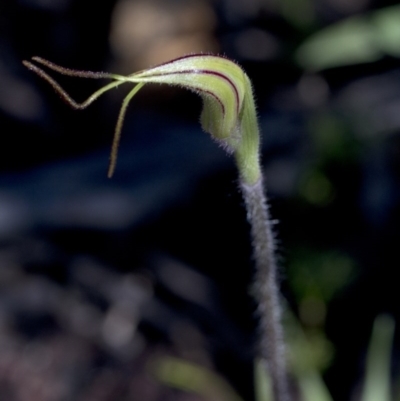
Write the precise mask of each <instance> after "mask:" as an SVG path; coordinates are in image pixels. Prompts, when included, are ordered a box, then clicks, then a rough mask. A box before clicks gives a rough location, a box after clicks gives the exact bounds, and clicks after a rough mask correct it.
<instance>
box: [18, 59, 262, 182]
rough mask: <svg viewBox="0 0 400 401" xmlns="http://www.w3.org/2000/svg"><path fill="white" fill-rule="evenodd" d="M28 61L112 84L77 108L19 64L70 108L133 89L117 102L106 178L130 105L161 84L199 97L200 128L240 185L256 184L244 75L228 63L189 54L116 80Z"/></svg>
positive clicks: (252, 121)
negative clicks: (229, 159)
mask: <svg viewBox="0 0 400 401" xmlns="http://www.w3.org/2000/svg"><path fill="white" fill-rule="evenodd" d="M32 60H33V61H35V62H36V63H38V64H41V65H43V66H45V67H47V68H49V69H51V70H53V71H56V72H58V73H60V74H63V75H69V76H75V77H81V78H94V79H100V78H107V79H112V82H111V83H109V84H107V85H105V86H104V87H102V88H101V89H99V90H98V91H96V92H95V93H93V94H92V95H91V96H89V98H88V99H86V100H85V101H84V102H82V103H77V102H76V101H74V100H73V99H72V98H71V97H70V96H69V95H68V94H67V92H65V90H64V89H62V88H61V86H60V85H59V84H58V83H57V82H56V81H55V80H54V79H53V78H51V77H50V76H49V75H48V74H47V73H46V72H45V71H43V70H42V69H41V68H40V67H38V66H37V65H35V64H33V63H32V62H30V61H24V62H23V63H24V65H25V66H26V67H28V68H29V69H30V70H32V71H34V72H35V73H37V74H38V75H39V76H40V77H42V78H43V79H44V80H46V81H47V82H48V83H49V84H51V85H52V87H53V88H54V89H55V90H56V91H57V92H58V93H59V94H60V96H61V97H62V98H63V99H64V100H65V101H66V102H67V103H69V104H70V106H72V107H73V108H75V109H84V108H86V107H87V106H89V105H90V104H91V103H92V102H94V101H95V100H96V99H97V98H98V97H100V96H101V95H102V94H103V93H105V92H106V91H108V90H110V89H112V88H115V87H117V86H119V85H121V84H122V83H125V82H131V83H133V84H136V86H135V87H134V88H133V89H132V90H131V91H130V92H129V94H128V95H127V96H126V97H125V99H124V100H123V103H122V107H121V110H120V114H119V117H118V122H117V125H116V129H115V134H114V140H113V145H112V151H111V156H110V165H109V170H108V176H109V177H111V176H112V174H113V172H114V170H115V165H116V159H117V152H118V146H119V140H120V135H121V129H122V125H123V121H124V117H125V113H126V109H127V106H128V104H129V102H130V100H131V99H132V98H133V96H134V95H135V94H136V93H137V92H138V91H139V89H140V88H141V87H142V86H143V85H144V84H146V83H165V84H169V85H176V86H180V87H183V88H187V89H190V90H192V91H194V92H196V93H198V94H199V95H200V96H201V97H202V99H203V109H202V113H201V125H202V128H203V129H204V130H205V131H206V132H208V133H209V134H210V135H211V136H212V137H213V138H214V139H215V140H216V141H218V142H219V143H220V144H221V145H222V146H223V147H224V148H225V149H226V150H227V151H228V152H229V153H234V154H235V158H236V161H237V164H238V167H239V171H240V174H241V176H242V179H243V180H244V181H245V182H247V183H248V184H254V183H255V182H256V181H257V180H258V179H259V177H260V172H259V161H258V151H259V150H258V148H259V133H258V127H257V119H256V113H255V109H254V100H253V94H252V88H251V84H250V81H249V79H248V77H247V75H246V74H245V73H244V71H243V70H242V69H241V68H240V67H239V66H238V65H237V64H236V63H234V62H233V61H231V60H229V59H227V58H225V57H219V56H214V55H204V54H192V55H188V56H184V57H180V58H178V59H175V60H172V61H169V62H166V63H163V64H161V65H158V66H156V67H152V68H149V69H146V70H143V71H139V72H136V73H134V74H131V75H128V76H121V75H117V74H109V73H104V72H91V71H78V70H71V69H69V68H64V67H61V66H58V65H56V64H54V63H52V62H49V61H47V60H44V59H42V58H40V57H34V58H33V59H32Z"/></svg>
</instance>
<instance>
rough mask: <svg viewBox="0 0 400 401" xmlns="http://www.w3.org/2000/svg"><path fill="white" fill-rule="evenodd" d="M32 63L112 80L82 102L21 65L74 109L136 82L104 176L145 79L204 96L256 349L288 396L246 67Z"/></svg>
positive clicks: (279, 391)
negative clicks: (226, 174) (247, 284)
mask: <svg viewBox="0 0 400 401" xmlns="http://www.w3.org/2000/svg"><path fill="white" fill-rule="evenodd" d="M32 61H34V62H36V64H39V65H42V66H44V67H47V68H49V69H50V70H53V71H56V72H58V73H61V74H63V75H69V76H74V77H80V78H94V79H101V78H106V79H111V80H112V82H111V83H109V84H107V85H105V86H103V87H102V88H101V89H99V90H98V91H96V92H94V93H93V94H92V95H91V96H89V98H88V99H86V100H85V101H84V102H82V103H77V102H75V100H73V99H72V98H71V97H70V96H69V95H68V94H67V92H65V91H64V89H62V88H61V86H60V85H59V84H58V83H57V82H56V81H55V80H54V79H53V78H52V77H50V76H49V75H48V74H47V73H46V72H45V71H43V69H42V68H40V67H38V66H37V65H36V64H34V63H32V62H31V61H24V62H23V63H24V65H25V66H26V67H28V68H29V69H30V70H32V71H33V72H35V73H36V74H38V75H39V76H40V77H42V78H43V79H44V80H46V81H47V82H48V83H49V84H50V85H52V87H53V88H54V89H55V90H56V92H58V94H59V95H60V96H61V97H62V98H63V99H64V100H65V101H66V102H67V103H68V104H69V105H70V106H71V107H73V108H75V109H84V108H86V107H88V106H89V105H90V104H91V103H93V102H94V101H95V100H96V99H98V98H99V97H100V96H101V95H102V94H103V93H105V92H107V91H108V90H110V89H112V88H115V87H117V86H119V85H121V84H123V83H132V84H135V86H134V88H133V89H132V90H131V91H130V92H129V93H128V95H127V96H126V97H125V99H124V100H123V102H122V106H121V110H120V113H119V116H118V120H117V124H116V128H115V134H114V140H113V144H112V150H111V156H110V164H109V170H108V176H109V177H111V176H112V175H113V173H114V170H115V166H116V160H117V153H118V146H119V141H120V136H121V130H122V125H123V121H124V117H125V114H126V109H127V107H128V104H129V102H130V101H131V100H132V98H133V97H134V96H135V95H136V93H137V92H138V91H139V90H140V89H141V88H142V87H143V86H144V85H145V84H147V83H159V84H169V85H176V86H180V87H183V88H187V89H189V90H191V91H194V92H196V93H197V94H199V95H200V96H201V97H202V99H203V110H202V113H201V125H202V128H203V129H204V131H206V132H208V133H209V134H210V135H211V137H212V138H213V139H214V140H215V141H217V142H218V143H219V144H221V145H222V146H223V148H224V149H225V150H226V151H227V152H228V153H231V154H233V155H234V157H235V160H236V164H237V167H238V170H239V181H240V186H241V189H242V193H243V197H244V200H245V205H246V209H247V218H248V220H249V223H250V225H251V233H252V239H253V249H254V259H255V264H256V271H255V277H254V285H253V289H254V297H255V300H256V302H257V305H258V307H257V314H258V317H259V354H260V358H261V360H262V361H263V362H265V363H264V365H266V367H267V369H268V372H269V376H270V377H271V382H272V387H273V394H274V401H288V400H289V399H290V398H289V391H288V384H287V377H286V367H285V355H284V354H285V352H284V341H283V330H282V326H281V310H280V303H279V291H278V284H277V277H276V276H277V274H276V271H277V266H276V260H275V252H274V251H275V244H274V238H273V234H272V229H271V222H270V218H269V211H268V207H267V202H266V196H265V193H264V188H263V182H262V174H261V167H260V157H259V147H260V135H259V129H258V124H257V117H256V111H255V104H254V98H253V91H252V87H251V83H250V80H249V78H248V77H247V75H246V74H245V72H244V71H243V70H242V69H241V68H240V67H239V66H238V65H237V64H236V63H234V62H233V61H230V60H229V59H227V58H225V57H219V56H214V55H206V54H192V55H188V56H184V57H181V58H178V59H175V60H172V61H169V62H166V63H163V64H160V65H158V66H156V67H153V68H149V69H146V70H143V71H139V72H136V73H134V74H131V75H128V76H122V75H118V74H110V73H104V72H91V71H78V70H71V69H68V68H64V67H60V66H59V65H56V64H54V63H52V62H50V61H47V60H44V59H42V58H40V57H33V58H32Z"/></svg>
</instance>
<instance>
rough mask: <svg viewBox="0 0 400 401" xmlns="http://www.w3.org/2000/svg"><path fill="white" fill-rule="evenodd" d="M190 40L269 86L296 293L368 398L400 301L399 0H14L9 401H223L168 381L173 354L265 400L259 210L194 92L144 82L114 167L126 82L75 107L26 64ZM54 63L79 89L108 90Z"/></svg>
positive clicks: (97, 66)
mask: <svg viewBox="0 0 400 401" xmlns="http://www.w3.org/2000/svg"><path fill="white" fill-rule="evenodd" d="M196 52H213V53H219V54H224V55H226V56H228V57H229V58H232V59H233V60H235V61H237V62H238V63H239V64H240V65H241V66H242V67H243V68H244V69H245V70H246V72H247V73H248V75H249V76H250V78H251V80H252V82H253V84H254V90H255V94H256V98H257V105H258V114H259V120H260V127H261V130H262V134H263V165H264V168H265V174H266V184H267V191H268V195H269V198H270V204H271V210H272V214H273V216H274V218H275V219H276V220H277V223H276V234H277V238H278V248H279V249H278V250H279V259H280V263H281V266H282V268H281V283H282V291H283V294H284V297H285V299H286V301H287V309H288V310H290V311H291V312H292V313H293V314H294V316H295V317H296V319H297V320H298V322H299V323H300V327H301V328H302V330H303V331H304V333H305V335H306V337H307V338H308V339H309V341H310V344H311V345H310V351H309V352H310V359H315V360H316V362H315V368H316V369H317V370H318V372H319V373H320V374H321V375H322V376H323V378H324V380H325V383H326V384H327V386H328V388H329V391H330V393H331V394H332V397H333V399H335V400H350V399H351V400H356V399H357V398H356V395H357V392H358V391H359V389H360V386H361V384H362V378H363V375H364V366H365V365H364V364H365V355H366V351H367V347H368V342H369V339H370V335H371V328H372V324H373V321H374V319H375V317H376V316H377V315H379V314H382V313H388V314H390V315H392V316H393V317H394V319H395V320H396V321H399V317H400V310H399V309H400V302H399V295H398V292H397V291H398V279H397V268H398V246H399V244H398V239H399V223H400V219H399V217H400V190H399V188H400V185H399V183H400V60H399V57H400V8H399V6H397V4H396V2H394V1H378V0H296V1H295V0H246V1H242V0H109V1H101V2H100V1H90V0H87V1H77V0H19V1H18V0H12V1H4V0H3V1H1V2H0V129H1V147H0V156H1V157H0V400H3V399H4V400H8V401H25V400H30V401H34V400H41V401H60V400H82V401H88V400H93V401H102V400H104V401H107V400H113V401H116V400H139V399H140V400H143V401H153V400H154V401H155V400H161V399H163V400H164V399H167V400H169V399H170V400H176V399H178V400H179V399H180V400H193V399H204V398H205V399H212V400H214V399H227V398H229V397H228V395H227V393H223V394H222V395H221V393H218V391H217V395H215V394H214V393H213V392H212V391H211V390H210V391H209V394H206V395H205V394H198V393H199V392H197V393H196V391H195V392H190V391H186V392H185V391H180V390H179V389H178V390H177V389H174V388H173V386H167V385H165V383H164V382H168V381H170V380H172V379H171V378H170V377H169V376H168V373H165V374H164V375H161V376H160V375H157V373H156V372H157V366H160V364H162V363H163V361H165V360H167V358H168V357H171V356H174V357H177V358H178V359H177V360H178V362H177V363H178V364H179V361H181V362H182V363H184V362H183V361H188V362H191V363H194V364H196V365H199V366H202V367H203V368H204V369H206V371H207V372H215V373H216V374H217V373H218V374H220V375H222V376H223V377H224V378H225V379H226V380H227V381H228V382H229V383H230V384H231V385H232V386H233V387H234V388H235V390H236V391H237V392H238V393H239V394H240V395H241V396H242V397H243V398H244V399H246V400H250V399H253V397H254V390H253V382H252V381H253V373H252V372H253V370H252V366H253V355H254V348H255V345H254V327H255V322H254V319H253V310H254V305H253V303H252V300H251V297H250V296H249V286H250V282H251V275H252V261H251V250H250V244H249V234H248V226H247V223H246V218H245V212H244V209H243V204H242V200H241V197H240V193H239V191H238V183H237V179H236V170H235V166H234V164H233V161H232V160H231V159H230V158H229V157H227V156H226V155H225V154H224V152H223V151H222V150H221V149H220V148H218V147H217V146H215V144H214V143H213V142H212V141H211V140H210V138H209V137H208V136H207V135H206V134H204V133H202V132H201V129H200V125H199V123H198V118H199V113H200V109H201V103H200V100H199V99H198V98H197V97H196V96H195V95H193V94H192V93H189V92H187V91H184V90H181V89H176V88H165V87H159V86H150V85H149V86H148V87H145V88H144V89H142V90H141V92H140V93H139V94H138V95H137V96H136V97H135V98H134V99H133V101H132V103H131V105H130V108H129V111H128V115H127V117H126V121H125V125H124V128H123V136H122V143H121V148H120V154H119V160H118V165H117V170H116V173H115V176H114V178H113V179H111V180H109V179H107V178H106V171H107V163H108V154H109V149H110V143H111V139H112V134H113V130H114V126H115V123H116V118H117V115H118V110H119V107H120V104H121V101H122V98H123V96H124V94H125V93H126V90H127V89H128V88H124V87H123V86H121V87H120V88H118V89H117V90H113V91H112V92H110V93H107V94H106V95H104V96H103V97H102V98H100V99H99V100H98V101H97V102H96V103H94V104H93V105H92V106H90V107H89V108H88V109H87V110H85V111H79V112H78V111H73V110H71V109H70V108H69V107H68V106H67V105H66V104H65V103H64V102H62V101H61V100H60V99H59V97H58V96H57V95H55V93H54V91H53V89H52V88H50V87H49V86H48V85H47V84H46V83H45V82H43V81H41V80H40V79H39V78H38V77H37V76H35V75H34V74H32V73H31V72H30V71H28V70H27V69H26V68H24V67H23V65H22V63H21V61H22V60H24V59H29V58H31V57H32V56H35V55H38V56H41V57H43V58H46V59H49V60H51V61H53V62H55V63H57V64H60V65H63V66H65V67H69V68H76V69H81V70H94V71H99V70H103V71H112V72H117V73H121V74H129V73H131V72H134V71H136V70H139V69H143V68H146V67H149V66H153V65H156V64H158V63H161V62H164V61H167V60H170V59H172V58H174V57H179V56H181V55H184V54H187V53H196ZM52 76H54V77H56V78H57V79H58V78H59V82H60V83H61V84H62V85H63V86H64V87H65V88H66V89H67V91H68V92H69V93H70V94H71V95H72V96H73V97H74V98H75V99H77V100H79V101H83V100H84V99H85V98H86V97H87V96H89V94H91V93H92V92H93V91H94V90H96V89H98V88H99V87H100V85H101V84H102V82H99V81H91V80H82V79H78V78H66V77H58V76H57V74H53V73H52ZM398 344H399V338H398V336H396V338H395V346H394V350H393V367H392V368H393V384H394V386H395V388H399V385H400V382H399V380H398V379H399V348H398ZM316 355H317V356H316ZM307 357H308V356H307V355H303V356H302V357H298V356H296V355H295V356H293V358H307ZM208 385H209V383H207V385H206V387H207V386H208ZM176 387H179V386H176ZM181 387H182V386H181ZM200 392H201V391H200Z"/></svg>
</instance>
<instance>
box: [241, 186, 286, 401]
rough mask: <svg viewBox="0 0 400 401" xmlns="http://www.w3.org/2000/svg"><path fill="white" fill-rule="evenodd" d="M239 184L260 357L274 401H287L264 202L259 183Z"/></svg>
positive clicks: (275, 281)
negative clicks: (247, 229) (249, 240)
mask: <svg viewBox="0 0 400 401" xmlns="http://www.w3.org/2000/svg"><path fill="white" fill-rule="evenodd" d="M241 181H242V182H241V189H242V193H243V197H244V200H245V204H246V210H247V219H248V221H249V223H250V225H251V235H252V241H253V252H254V259H255V267H256V269H255V275H254V284H253V292H254V297H255V300H256V303H257V315H258V318H259V326H258V330H259V333H258V336H259V347H260V349H259V353H260V355H261V358H262V360H263V361H264V364H265V365H266V366H267V367H268V371H269V374H270V377H271V380H272V384H273V394H274V401H289V400H290V397H289V389H288V380H287V375H286V366H285V365H286V364H285V346H284V340H283V329H282V324H281V308H280V303H279V290H278V279H277V264H276V259H275V244H274V237H273V233H272V227H271V225H272V224H271V220H270V217H269V211H268V205H267V200H266V196H265V194H264V188H263V183H262V179H259V180H258V181H257V182H256V183H255V184H251V185H249V184H247V183H244V182H243V180H241Z"/></svg>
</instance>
